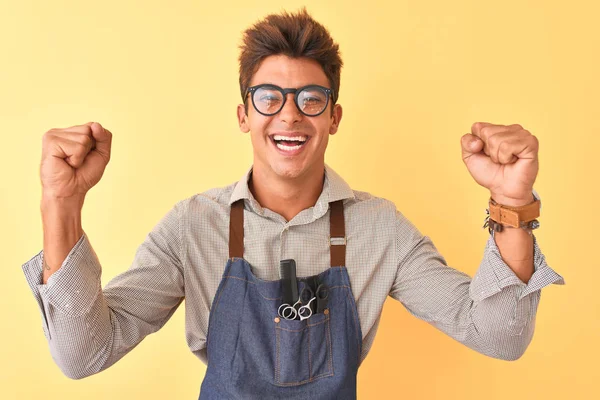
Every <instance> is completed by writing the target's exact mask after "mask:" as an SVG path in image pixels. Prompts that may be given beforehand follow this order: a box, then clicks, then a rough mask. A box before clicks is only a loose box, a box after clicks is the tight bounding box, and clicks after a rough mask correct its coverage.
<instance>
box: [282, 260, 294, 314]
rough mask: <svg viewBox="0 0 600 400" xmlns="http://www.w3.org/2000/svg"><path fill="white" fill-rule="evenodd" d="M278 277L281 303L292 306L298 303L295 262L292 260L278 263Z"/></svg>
mask: <svg viewBox="0 0 600 400" xmlns="http://www.w3.org/2000/svg"><path fill="white" fill-rule="evenodd" d="M279 277H280V278H281V280H282V281H281V288H282V292H283V293H282V295H283V303H287V304H289V305H293V304H294V303H296V301H298V283H297V282H296V261H294V260H293V259H291V258H290V259H288V260H281V261H279Z"/></svg>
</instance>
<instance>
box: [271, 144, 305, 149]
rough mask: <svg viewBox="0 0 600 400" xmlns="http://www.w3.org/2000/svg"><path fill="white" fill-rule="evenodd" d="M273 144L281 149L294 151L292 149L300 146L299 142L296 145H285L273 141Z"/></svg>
mask: <svg viewBox="0 0 600 400" xmlns="http://www.w3.org/2000/svg"><path fill="white" fill-rule="evenodd" d="M275 146H277V147H279V148H280V149H281V150H286V151H294V150H297V149H299V148H300V147H302V145H301V144H298V145H296V146H286V145H285V144H283V143H275Z"/></svg>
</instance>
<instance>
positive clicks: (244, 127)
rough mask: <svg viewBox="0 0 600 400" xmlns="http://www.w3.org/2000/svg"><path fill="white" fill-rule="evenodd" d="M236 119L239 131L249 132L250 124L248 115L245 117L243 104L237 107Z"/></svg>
mask: <svg viewBox="0 0 600 400" xmlns="http://www.w3.org/2000/svg"><path fill="white" fill-rule="evenodd" d="M237 117H238V123H239V125H240V131H242V132H244V133H248V132H250V123H249V122H248V115H246V107H245V106H244V105H243V104H238V106H237Z"/></svg>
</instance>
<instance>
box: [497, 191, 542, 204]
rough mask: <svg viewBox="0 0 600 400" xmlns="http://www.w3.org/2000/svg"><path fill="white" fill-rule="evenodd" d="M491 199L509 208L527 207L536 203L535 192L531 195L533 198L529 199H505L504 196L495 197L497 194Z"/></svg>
mask: <svg viewBox="0 0 600 400" xmlns="http://www.w3.org/2000/svg"><path fill="white" fill-rule="evenodd" d="M491 198H492V199H493V200H494V201H495V202H496V203H498V204H499V205H501V206H508V207H521V206H526V205H527V204H531V203H533V202H534V201H535V197H534V196H533V192H532V193H531V196H530V197H529V198H527V199H512V198H510V197H504V196H500V195H495V194H492V195H491Z"/></svg>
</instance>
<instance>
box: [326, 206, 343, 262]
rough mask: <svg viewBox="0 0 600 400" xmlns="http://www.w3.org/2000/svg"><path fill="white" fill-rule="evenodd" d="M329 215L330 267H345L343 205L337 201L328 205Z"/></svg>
mask: <svg viewBox="0 0 600 400" xmlns="http://www.w3.org/2000/svg"><path fill="white" fill-rule="evenodd" d="M329 206H330V208H331V213H330V214H329V220H330V222H329V229H330V234H329V253H330V255H331V266H332V267H340V266H345V265H346V227H345V224H344V203H343V200H337V201H333V202H331V203H329Z"/></svg>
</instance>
